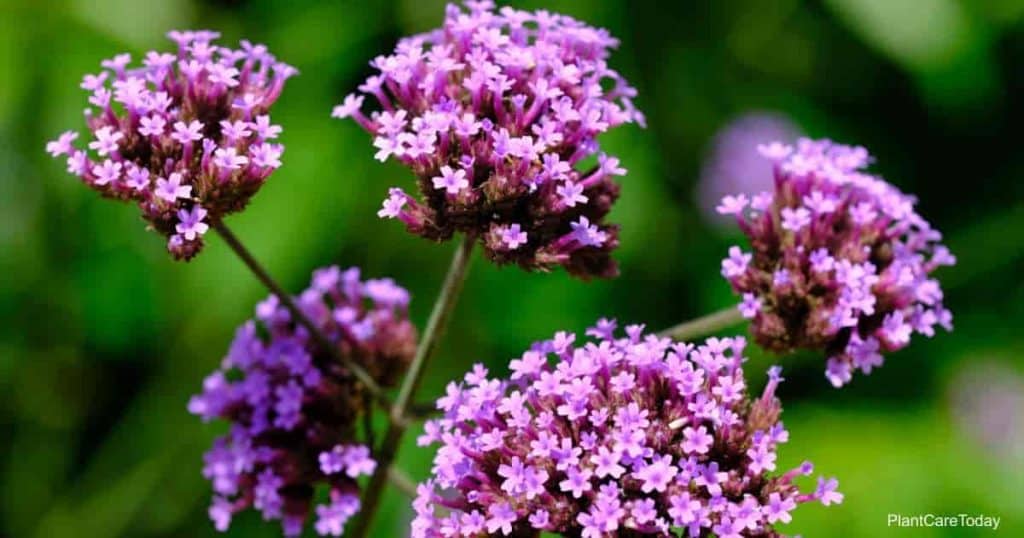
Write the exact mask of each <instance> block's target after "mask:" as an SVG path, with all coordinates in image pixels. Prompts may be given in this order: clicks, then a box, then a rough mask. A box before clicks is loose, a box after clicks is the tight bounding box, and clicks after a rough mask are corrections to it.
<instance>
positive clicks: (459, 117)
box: [332, 2, 643, 278]
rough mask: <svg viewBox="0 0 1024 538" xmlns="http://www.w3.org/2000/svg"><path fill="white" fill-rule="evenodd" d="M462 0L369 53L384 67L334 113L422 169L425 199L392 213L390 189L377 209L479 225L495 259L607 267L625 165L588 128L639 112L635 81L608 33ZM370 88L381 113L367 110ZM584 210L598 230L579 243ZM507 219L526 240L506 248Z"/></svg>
mask: <svg viewBox="0 0 1024 538" xmlns="http://www.w3.org/2000/svg"><path fill="white" fill-rule="evenodd" d="M466 5H467V6H468V12H467V11H463V10H462V9H460V8H458V7H456V6H449V8H448V11H447V14H446V17H445V21H444V24H443V26H442V28H439V29H437V30H435V31H433V32H429V33H426V34H422V35H417V36H413V37H409V38H405V39H403V40H402V41H400V42H399V43H398V46H397V47H396V49H395V52H394V53H393V54H391V55H387V56H379V57H377V58H375V59H374V60H373V62H371V63H372V65H373V67H375V68H376V69H377V70H378V71H379V73H378V74H375V75H373V76H371V77H370V78H369V79H367V81H366V83H365V84H363V85H362V86H360V87H359V89H360V90H361V91H362V93H363V95H349V96H347V97H346V98H345V100H344V102H343V103H342V104H340V105H338V106H336V107H335V108H334V110H333V112H332V116H334V117H338V118H352V119H353V120H354V121H356V122H357V123H358V124H359V125H361V126H362V127H363V128H365V129H366V130H367V131H368V132H369V133H370V134H371V135H372V136H373V137H374V142H373V145H374V147H375V148H377V153H376V158H377V159H379V160H381V161H384V160H387V159H392V158H393V159H397V160H398V161H399V162H401V163H402V164H404V165H406V166H408V167H409V168H410V169H411V170H412V171H413V173H414V174H415V175H416V177H417V180H418V181H417V183H418V186H419V190H420V194H421V196H422V202H421V203H415V204H413V203H408V207H407V208H406V209H405V210H404V211H402V212H399V208H398V207H396V199H395V197H394V196H393V195H391V196H389V198H388V200H387V201H385V204H384V210H382V211H381V212H379V214H380V215H382V216H384V217H388V218H400V219H401V220H402V221H403V223H404V224H405V226H406V228H407V229H408V230H409V231H411V232H413V233H415V234H418V235H421V236H423V237H426V238H428V239H432V240H446V239H449V238H450V237H451V236H452V235H453V234H454V233H455V232H456V231H460V232H464V233H469V234H474V235H475V236H477V237H479V238H480V242H481V244H482V245H483V247H484V250H485V252H486V254H487V255H488V257H490V258H491V259H492V260H493V261H494V262H496V263H499V264H506V263H515V264H518V265H519V266H521V267H523V268H525V269H528V270H534V269H539V270H546V269H550V268H552V267H555V266H564V267H565V268H566V269H567V270H568V271H569V272H570V273H572V274H574V275H577V276H580V277H584V278H588V277H608V276H614V275H615V274H616V271H617V269H616V266H615V262H614V261H613V260H612V259H611V257H610V253H611V251H612V250H614V249H615V248H616V246H617V245H618V238H617V227H616V226H614V225H609V224H604V223H603V218H604V216H605V215H606V214H607V213H608V211H609V210H610V209H611V206H612V203H614V201H615V199H616V198H617V197H618V194H619V187H618V185H617V184H616V183H615V182H614V181H613V178H614V177H615V176H619V175H624V174H625V173H626V170H625V169H624V168H622V167H621V166H619V160H618V159H616V158H614V157H611V156H607V155H605V154H603V153H601V152H600V146H599V144H598V142H597V136H598V135H599V134H601V133H603V132H605V131H607V130H609V129H611V128H613V127H616V126H618V125H621V124H624V123H630V122H637V123H641V124H642V123H643V116H642V115H641V114H640V113H639V112H638V111H637V110H636V109H635V108H634V106H633V103H632V99H633V97H634V96H635V94H636V91H635V90H634V89H633V88H631V87H630V86H629V85H628V84H627V83H626V81H625V80H624V79H623V78H622V77H621V76H620V75H619V74H618V73H617V72H615V71H614V70H612V69H611V68H609V67H608V65H607V63H606V62H607V58H608V56H609V54H610V51H611V49H612V48H614V47H615V46H616V45H617V41H616V40H615V39H614V38H612V37H611V36H610V35H609V34H608V32H607V31H605V30H602V29H597V28H591V27H589V26H587V25H585V24H583V23H581V22H579V21H576V20H574V19H572V18H570V17H567V16H564V15H557V14H553V13H549V12H546V11H538V12H535V13H530V12H525V11H519V10H515V9H511V8H507V7H506V8H502V9H500V10H498V11H494V9H493V6H492V5H491V4H490V3H489V2H466ZM367 98H369V100H372V101H375V102H376V104H377V105H378V106H379V108H380V110H379V111H374V112H372V113H369V115H367V114H364V113H363V112H362V108H363V104H364V101H365V100H366V99H367ZM594 156H596V157H597V158H596V161H597V163H596V165H594V166H591V165H590V164H587V162H588V161H592V160H594V159H593V157H594ZM406 201H407V202H411V199H410V200H406ZM581 218H585V219H589V221H590V222H592V223H593V225H594V226H595V227H598V228H599V229H600V232H601V234H602V236H603V237H605V238H606V240H605V241H602V242H599V243H597V242H589V243H585V242H580V241H577V240H576V235H575V234H573V232H572V228H571V227H570V225H571V223H573V222H577V221H579V220H580V219H581ZM513 225H518V226H520V227H521V231H522V233H524V234H525V235H526V237H529V242H528V243H525V244H522V245H519V241H512V242H511V243H512V244H515V245H517V246H515V247H510V246H509V245H510V242H509V241H508V237H509V236H508V235H507V230H509V229H510V227H511V226H513Z"/></svg>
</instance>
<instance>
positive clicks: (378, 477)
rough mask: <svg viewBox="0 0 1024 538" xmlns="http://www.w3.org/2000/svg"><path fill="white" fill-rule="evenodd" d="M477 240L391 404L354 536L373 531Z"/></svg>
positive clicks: (464, 250) (452, 270) (455, 263)
mask: <svg viewBox="0 0 1024 538" xmlns="http://www.w3.org/2000/svg"><path fill="white" fill-rule="evenodd" d="M475 240H476V238H475V237H473V236H472V235H467V236H466V237H465V239H463V241H462V244H461V245H460V246H459V248H458V250H456V251H455V256H454V257H453V258H452V263H451V266H450V267H449V268H448V274H447V275H446V276H445V278H444V283H443V284H442V285H441V291H440V293H439V294H438V296H437V300H436V301H435V302H434V309H433V310H431V312H430V318H429V319H428V320H427V326H426V328H425V329H424V330H423V335H422V336H421V337H420V343H419V346H418V347H417V348H416V355H415V356H414V357H413V360H412V364H410V365H409V372H408V373H406V374H405V379H403V380H402V386H401V388H399V390H398V398H397V399H396V400H395V403H394V405H392V406H391V420H390V424H389V425H388V430H387V433H386V434H385V435H384V441H383V442H382V443H381V446H380V449H379V450H378V452H377V454H376V459H377V470H376V471H375V472H374V473H373V476H372V477H370V482H369V484H367V486H366V489H365V490H364V492H363V499H362V507H361V508H360V515H359V518H358V519H357V520H356V522H355V524H354V525H355V526H354V528H353V529H352V534H351V536H354V537H355V538H363V537H365V536H367V533H368V532H369V530H370V524H371V523H372V522H373V516H374V513H375V512H376V511H377V508H378V507H379V505H380V499H381V495H382V494H383V493H384V484H385V483H386V482H387V478H388V474H389V469H390V468H391V464H392V462H394V460H395V456H396V455H397V454H398V444H399V443H400V442H401V441H402V435H403V434H404V433H405V430H406V428H407V427H408V425H409V421H408V420H407V418H406V412H407V411H408V408H409V405H410V404H411V403H412V399H413V398H414V397H415V395H416V390H417V389H419V386H420V382H421V381H422V380H423V373H424V372H425V371H426V366H427V362H428V361H429V360H430V357H431V355H433V352H434V349H435V348H436V347H437V342H438V340H439V339H440V337H441V334H442V333H443V332H444V329H445V326H446V325H447V323H448V317H449V315H450V314H451V312H452V309H453V308H454V307H455V303H456V301H457V300H458V297H459V293H460V292H461V291H462V284H463V283H464V282H465V280H466V269H467V268H468V267H469V258H470V253H471V252H472V250H473V243H474V241H475Z"/></svg>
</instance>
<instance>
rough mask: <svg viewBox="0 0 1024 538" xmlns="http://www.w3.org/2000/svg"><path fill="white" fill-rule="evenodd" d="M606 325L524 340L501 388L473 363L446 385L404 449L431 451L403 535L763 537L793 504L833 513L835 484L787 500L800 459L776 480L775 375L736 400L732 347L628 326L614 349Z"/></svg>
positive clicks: (737, 358)
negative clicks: (414, 444) (414, 446)
mask: <svg viewBox="0 0 1024 538" xmlns="http://www.w3.org/2000/svg"><path fill="white" fill-rule="evenodd" d="M611 323H612V322H609V321H608V320H602V322H601V323H599V325H598V327H595V328H594V329H590V330H588V331H587V332H588V334H594V335H598V336H596V337H595V338H596V340H593V341H588V342H576V341H575V335H573V334H569V333H558V334H556V335H555V337H554V338H553V339H552V340H548V341H543V342H539V343H536V344H534V346H533V347H532V348H531V349H530V350H529V351H527V352H525V353H524V354H523V355H522V356H521V357H520V358H518V359H515V360H513V361H512V362H511V364H510V365H509V366H510V369H511V371H512V375H511V376H510V378H509V379H501V378H490V377H488V375H487V374H488V373H487V370H486V369H484V368H483V366H480V365H477V366H476V367H475V368H474V369H473V371H471V372H470V373H468V374H466V376H465V378H464V380H463V381H462V382H453V383H451V384H449V386H448V389H447V393H446V395H445V396H444V397H442V398H441V399H439V400H438V402H437V407H438V409H439V410H440V411H441V412H442V413H443V416H442V417H441V418H437V419H434V420H431V421H428V422H427V423H426V425H425V428H424V434H423V435H422V436H421V437H420V439H419V444H420V445H421V446H425V445H428V444H432V443H440V445H441V446H440V448H439V449H438V450H437V454H436V456H435V457H434V466H433V469H432V472H433V477H432V478H431V479H429V480H428V481H426V482H425V483H424V484H421V485H420V487H419V489H418V496H417V498H416V501H415V502H414V508H415V511H416V517H415V519H414V520H413V523H412V536H413V537H414V538H439V537H470V536H472V537H482V536H537V535H538V534H539V533H540V532H546V533H555V534H559V535H562V536H579V537H594V538H597V537H604V536H637V535H656V536H690V537H694V538H696V537H702V536H710V535H711V533H712V532H715V533H723V532H724V533H729V534H732V535H736V536H744V537H746V536H751V537H752V536H773V537H777V536H781V535H780V534H779V533H778V532H777V531H776V530H775V529H774V524H775V523H776V522H783V523H785V522H788V521H790V520H791V519H792V516H791V515H790V512H791V511H792V510H793V509H794V508H795V507H796V505H797V504H799V503H804V502H809V501H820V502H822V503H823V504H826V505H828V504H835V503H838V502H841V500H842V497H841V494H839V493H838V492H837V491H836V490H835V486H836V482H835V479H825V478H824V477H822V478H821V479H820V486H819V488H818V489H817V490H816V491H814V492H811V493H801V492H800V490H799V489H798V487H797V485H796V484H795V483H794V479H795V478H797V477H798V476H801V475H809V474H810V473H811V472H812V466H811V465H810V464H809V463H807V464H804V465H801V466H800V467H799V468H797V469H793V470H790V471H788V472H784V473H777V472H776V463H775V461H776V451H777V448H778V446H779V445H780V444H782V443H785V442H786V441H787V440H788V433H787V432H786V430H785V429H784V428H783V426H782V423H781V422H780V421H779V414H780V413H781V411H782V409H781V404H780V402H779V400H778V399H777V398H776V397H775V391H776V388H777V386H778V384H779V382H781V381H782V379H781V378H780V377H779V371H780V370H779V369H778V368H777V367H776V368H772V369H771V370H770V372H769V380H768V384H767V386H766V387H765V389H764V392H763V394H762V395H761V396H760V397H757V398H751V397H750V396H748V395H747V392H746V387H745V384H744V382H743V370H742V363H743V361H744V358H743V355H742V353H743V349H744V346H745V344H746V342H745V341H744V339H743V338H742V337H737V338H722V339H719V338H710V339H708V340H707V341H705V342H704V343H703V344H700V345H693V344H686V343H673V342H672V341H670V340H669V339H666V338H659V337H657V336H655V335H651V334H648V335H644V334H643V328H642V327H641V326H631V327H627V329H626V333H627V335H628V336H626V337H618V338H617V337H615V336H614V334H612V332H613V329H612V328H610V327H609V325H610V324H611ZM715 529H719V530H715Z"/></svg>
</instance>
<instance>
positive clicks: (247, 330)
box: [188, 267, 416, 536]
mask: <svg viewBox="0 0 1024 538" xmlns="http://www.w3.org/2000/svg"><path fill="white" fill-rule="evenodd" d="M298 304H299V306H300V308H302V310H303V312H304V313H305V314H306V315H307V316H309V318H310V319H311V320H313V321H314V322H315V323H316V325H317V326H318V327H319V328H320V329H321V330H322V331H323V332H324V333H325V334H326V335H327V336H328V337H329V338H330V339H331V341H332V342H336V343H337V346H338V349H339V351H340V352H341V353H342V354H344V355H345V356H348V357H351V358H352V359H354V360H356V361H358V362H359V363H360V365H362V366H363V367H364V368H365V369H366V370H367V371H368V372H369V373H370V374H371V375H373V376H374V378H375V379H376V380H377V381H378V382H379V383H380V384H381V385H384V386H388V385H392V384H394V382H395V380H396V379H397V377H398V376H399V375H400V374H401V373H402V372H403V371H404V370H405V369H406V366H407V365H408V363H409V361H411V359H412V356H413V354H414V352H415V349H416V329H415V328H414V327H413V325H412V324H411V323H410V322H409V320H408V314H407V308H408V304H409V294H408V292H406V290H404V289H402V288H400V287H398V286H396V285H395V283H394V282H393V281H391V280H390V279H379V280H367V281H365V282H363V281H361V280H360V278H359V270H358V269H356V268H352V269H348V270H346V271H341V270H340V269H338V268H337V267H328V268H325V269H320V270H318V271H315V272H314V273H313V282H312V285H311V287H310V288H309V289H307V290H306V291H304V292H303V293H302V295H301V296H299V298H298ZM365 399H366V394H365V391H364V388H363V387H362V386H361V385H359V384H358V383H357V382H356V380H355V379H354V378H353V377H352V376H351V375H350V374H349V372H348V371H347V370H346V369H345V368H344V367H343V366H342V365H340V364H337V363H335V362H332V361H331V359H330V356H329V355H328V354H326V353H324V352H323V351H322V350H319V349H318V348H317V346H316V343H315V340H313V339H311V338H310V337H309V335H308V334H307V332H306V331H305V330H304V329H303V328H302V327H301V326H299V325H297V324H295V323H293V322H292V320H291V317H290V315H289V313H288V311H287V310H286V309H285V308H283V307H282V306H280V305H279V304H278V300H277V298H276V297H275V296H271V297H270V298H269V299H267V300H266V301H264V302H262V303H260V304H259V306H258V307H257V308H256V319H255V320H250V321H248V322H246V323H245V324H244V325H242V326H241V327H240V328H239V329H238V332H237V333H236V335H235V340H234V342H232V344H231V348H230V350H229V352H228V355H227V357H225V359H224V362H223V365H222V366H221V368H220V369H219V370H217V371H216V372H214V373H213V374H212V375H210V376H209V377H208V378H207V379H206V380H205V382H204V383H203V393H202V394H200V395H197V396H195V397H193V398H192V400H191V401H190V402H189V406H188V408H189V412H191V413H192V414H195V415H198V416H200V417H202V418H203V419H204V420H210V419H214V418H222V419H225V420H228V421H230V422H231V429H230V432H229V433H228V434H226V435H224V436H223V437H220V438H218V439H217V440H216V441H215V442H214V445H213V448H212V449H210V451H209V452H207V453H206V457H205V462H206V464H205V466H204V469H203V474H204V475H205V476H206V477H207V478H208V479H209V480H210V482H211V483H212V485H213V491H214V499H213V503H212V505H211V506H210V511H209V512H210V518H211V519H212V520H213V522H214V525H215V526H216V528H217V529H218V530H221V531H223V530H225V529H227V527H228V525H229V524H230V522H231V518H232V515H233V514H234V513H236V512H238V511H241V510H243V509H245V508H248V507H252V508H255V509H256V510H259V511H260V512H262V514H263V517H264V518H265V519H268V520H269V519H280V520H281V522H282V525H283V527H284V532H285V535H287V536H297V535H299V534H300V533H301V532H302V527H303V525H304V521H305V520H306V518H307V516H308V515H309V512H310V510H311V505H312V502H313V498H314V495H315V493H316V486H317V485H318V484H321V483H322V484H326V485H327V486H329V488H328V489H329V490H330V492H329V498H330V501H329V502H328V503H327V504H322V505H320V506H317V507H316V517H317V521H316V523H315V529H316V531H317V532H318V533H319V534H321V535H331V536H340V535H341V534H342V531H343V528H344V525H345V522H346V521H347V520H348V519H349V518H350V517H351V516H352V515H353V514H354V513H355V512H356V511H357V510H358V509H359V490H358V486H357V484H356V481H355V479H356V478H357V477H359V476H362V475H368V474H372V472H373V470H374V468H375V467H376V463H375V462H374V461H373V460H372V459H371V458H370V450H369V448H367V447H366V446H365V445H364V444H362V443H360V442H359V441H358V440H357V431H356V429H357V424H358V421H357V418H359V417H360V416H362V413H364V412H368V411H369V410H367V409H365V405H364V403H365Z"/></svg>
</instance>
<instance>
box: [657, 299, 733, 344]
mask: <svg viewBox="0 0 1024 538" xmlns="http://www.w3.org/2000/svg"><path fill="white" fill-rule="evenodd" d="M741 321H743V316H742V315H741V314H740V311H739V309H738V308H736V306H735V305H733V306H730V307H728V308H725V309H722V310H719V311H718V312H714V313H712V314H708V315H706V316H704V317H700V318H697V319H693V320H690V321H684V322H683V323H680V324H679V325H676V326H674V327H670V328H668V329H665V330H664V331H661V332H660V333H658V334H659V335H660V336H667V337H669V338H672V339H673V340H691V339H694V338H698V337H701V336H707V335H709V334H712V333H715V332H718V331H720V330H722V329H724V328H726V327H731V326H733V325H736V324H737V323H739V322H741Z"/></svg>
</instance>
